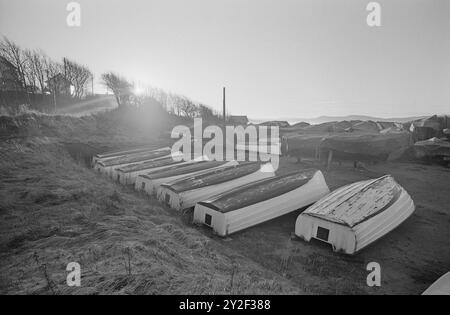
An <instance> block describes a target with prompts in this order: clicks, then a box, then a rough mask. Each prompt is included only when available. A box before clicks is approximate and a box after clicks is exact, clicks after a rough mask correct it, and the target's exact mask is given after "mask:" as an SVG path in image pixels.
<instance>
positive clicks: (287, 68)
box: [0, 0, 450, 119]
mask: <svg viewBox="0 0 450 315" xmlns="http://www.w3.org/2000/svg"><path fill="white" fill-rule="evenodd" d="M69 2H71V1H65V0H0V35H4V36H7V37H8V38H9V39H10V40H12V41H14V42H16V43H18V44H19V45H21V46H23V47H26V48H41V49H42V50H44V51H45V52H46V53H47V54H48V55H49V56H51V57H53V58H62V57H63V56H66V57H68V58H71V59H74V60H76V61H78V62H80V63H83V64H86V65H88V66H89V67H90V69H91V70H92V71H93V72H94V73H95V76H96V78H97V80H98V78H99V77H100V74H101V73H102V72H105V71H110V70H111V71H115V72H118V73H121V74H123V75H125V76H126V77H127V78H129V79H130V80H134V81H139V82H141V83H142V84H149V85H152V86H154V87H159V88H162V89H165V90H167V91H171V92H176V93H179V94H183V95H185V96H187V97H189V98H191V99H193V100H195V101H198V102H202V103H204V104H207V105H210V106H211V107H213V108H214V109H216V110H221V106H222V87H223V86H225V87H226V89H227V111H228V112H229V113H231V114H236V115H239V114H243V115H248V116H249V117H251V118H270V119H276V118H280V117H283V118H285V119H288V118H292V119H293V118H294V117H302V118H312V117H317V116H322V115H327V116H343V115H350V114H351V115H371V116H377V117H385V118H387V117H409V116H419V115H428V114H435V113H436V114H443V113H447V114H450V0H386V1H381V0H379V1H377V2H378V3H379V4H380V6H381V26H379V27H369V26H368V25H367V22H366V18H367V15H368V14H369V11H367V10H366V6H367V4H368V3H369V2H370V1H368V0H365V1H362V0H340V1H336V0H79V1H77V2H78V3H79V4H80V6H81V25H80V27H69V26H68V25H67V23H66V18H67V15H68V14H69V12H68V11H67V10H66V6H67V4H68V3H69ZM99 87H100V82H99V81H97V84H96V88H97V89H99Z"/></svg>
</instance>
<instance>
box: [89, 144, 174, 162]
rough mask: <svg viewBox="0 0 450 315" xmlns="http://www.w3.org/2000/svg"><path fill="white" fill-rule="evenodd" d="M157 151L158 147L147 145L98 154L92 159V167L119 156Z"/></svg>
mask: <svg viewBox="0 0 450 315" xmlns="http://www.w3.org/2000/svg"><path fill="white" fill-rule="evenodd" d="M157 149H158V147H157V146H155V145H148V146H141V147H136V148H130V149H127V150H120V151H108V152H104V153H99V154H96V155H95V156H94V157H93V158H92V165H95V164H96V163H97V162H98V161H105V160H108V159H112V158H115V157H119V156H125V155H130V154H137V153H142V152H148V151H153V150H157ZM167 149H168V148H167Z"/></svg>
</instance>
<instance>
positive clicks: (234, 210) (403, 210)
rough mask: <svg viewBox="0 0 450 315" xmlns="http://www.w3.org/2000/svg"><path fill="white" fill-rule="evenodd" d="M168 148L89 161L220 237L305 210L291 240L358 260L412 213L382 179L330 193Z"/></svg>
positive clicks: (300, 176)
mask: <svg viewBox="0 0 450 315" xmlns="http://www.w3.org/2000/svg"><path fill="white" fill-rule="evenodd" d="M177 154H181V153H175V154H174V153H172V152H171V150H170V148H154V147H140V148H132V149H128V150H122V151H114V152H106V153H103V154H100V155H97V156H95V157H94V158H93V167H94V169H95V170H96V171H97V172H98V173H100V174H103V175H105V176H108V177H110V178H111V179H113V180H115V181H117V182H119V183H121V184H123V185H134V187H135V189H136V190H138V191H142V192H144V193H146V194H148V195H150V196H153V197H154V198H157V199H158V200H159V201H160V202H161V203H163V204H164V205H166V206H167V207H170V208H172V209H175V210H178V211H183V210H186V209H193V221H194V223H197V224H202V225H206V226H208V227H210V228H212V230H213V231H214V232H215V233H216V234H217V235H219V236H223V237H224V236H228V235H230V234H232V233H235V232H238V231H241V230H244V229H247V228H250V227H252V226H255V225H257V224H260V223H263V222H266V221H268V220H271V219H274V218H277V217H280V216H282V215H285V214H288V213H291V212H294V211H297V210H303V211H302V212H301V213H300V214H299V216H298V218H297V220H296V222H295V235H296V236H298V237H299V238H300V239H303V240H305V241H308V242H309V241H310V240H312V239H316V240H319V241H322V242H325V243H328V244H330V245H331V246H332V248H333V250H334V251H336V252H343V253H345V254H355V253H357V252H359V251H360V250H362V249H363V248H365V247H367V246H368V245H370V244H372V243H373V242H375V241H376V240H378V239H379V238H381V237H382V236H384V235H386V234H388V233H389V232H390V231H392V230H393V229H395V228H396V227H397V226H399V225H400V224H401V223H402V222H404V221H405V220H406V219H407V218H408V217H409V216H411V214H412V213H413V212H414V210H415V206H414V202H413V200H412V199H411V197H410V196H409V194H408V193H407V191H406V190H405V189H404V188H403V187H402V186H400V185H399V184H398V183H397V182H396V181H395V179H394V178H393V177H392V176H390V175H386V176H383V177H380V178H375V179H371V180H367V181H361V182H356V183H352V184H350V185H347V186H344V187H341V188H339V189H337V190H335V191H333V192H330V189H329V188H328V185H327V183H326V180H325V178H324V176H323V174H322V172H321V171H320V170H317V169H303V170H298V171H295V172H291V173H288V174H284V175H277V174H276V173H275V171H274V169H273V168H272V167H271V165H270V164H264V163H260V162H237V161H223V162H222V161H209V160H207V158H206V157H201V158H198V159H196V160H192V161H187V162H186V161H182V160H181V161H179V160H178V159H174V155H177Z"/></svg>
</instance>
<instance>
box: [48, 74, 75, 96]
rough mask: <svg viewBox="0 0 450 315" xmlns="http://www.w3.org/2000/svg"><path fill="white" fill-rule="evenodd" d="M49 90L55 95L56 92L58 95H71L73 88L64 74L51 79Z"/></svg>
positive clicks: (49, 80)
mask: <svg viewBox="0 0 450 315" xmlns="http://www.w3.org/2000/svg"><path fill="white" fill-rule="evenodd" d="M46 83H47V88H48V90H49V91H50V92H51V93H53V92H55V91H56V94H57V95H71V94H72V89H73V86H72V84H71V83H70V81H69V80H67V79H66V77H65V76H64V75H63V74H62V73H58V74H57V75H55V76H53V77H51V78H50V79H48V80H47V82H46Z"/></svg>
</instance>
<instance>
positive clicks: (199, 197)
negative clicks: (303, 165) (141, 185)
mask: <svg viewBox="0 0 450 315" xmlns="http://www.w3.org/2000/svg"><path fill="white" fill-rule="evenodd" d="M273 176H275V172H274V170H273V168H272V167H271V165H270V164H269V165H267V164H266V165H263V166H261V164H260V163H257V162H250V163H243V164H239V165H234V166H228V167H221V168H218V169H214V170H210V171H206V172H202V173H201V174H199V175H194V176H189V177H185V178H182V179H180V180H177V181H174V182H171V183H166V184H162V185H161V187H160V189H159V190H158V199H159V200H160V201H161V202H163V203H165V204H166V205H167V206H169V207H171V208H173V209H177V210H183V209H187V208H192V207H194V206H195V204H196V203H197V202H200V201H203V200H206V199H208V198H210V197H212V196H214V195H217V194H220V193H222V192H224V191H226V190H230V189H233V188H236V187H239V186H242V185H246V184H249V183H252V182H255V181H257V180H260V179H264V178H269V177H273Z"/></svg>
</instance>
